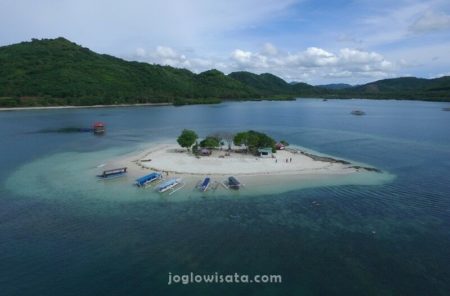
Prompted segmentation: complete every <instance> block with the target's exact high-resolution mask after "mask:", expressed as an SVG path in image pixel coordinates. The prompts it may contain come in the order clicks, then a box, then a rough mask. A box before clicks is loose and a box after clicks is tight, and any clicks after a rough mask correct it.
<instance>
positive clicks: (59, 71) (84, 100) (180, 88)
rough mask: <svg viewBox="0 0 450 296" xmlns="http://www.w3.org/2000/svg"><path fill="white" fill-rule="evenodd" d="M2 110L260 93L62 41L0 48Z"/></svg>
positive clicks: (214, 75) (212, 74)
mask: <svg viewBox="0 0 450 296" xmlns="http://www.w3.org/2000/svg"><path fill="white" fill-rule="evenodd" d="M0 65H1V67H0V97H10V98H13V99H7V100H5V99H3V100H1V101H0V103H1V102H3V104H2V105H7V104H8V103H9V104H10V105H33V104H36V105H41V104H50V105H65V104H69V105H93V104H117V103H147V102H171V101H173V100H174V99H175V98H207V97H214V98H249V97H252V96H259V93H258V92H257V91H256V90H254V89H251V88H250V87H247V86H246V85H243V84H242V83H240V82H239V81H236V80H234V79H232V78H230V77H228V76H226V75H224V74H223V73H221V72H219V71H215V70H211V71H206V72H204V73H201V74H198V75H196V74H194V73H192V72H190V71H189V70H186V69H176V68H173V67H169V66H160V65H150V64H147V63H139V62H128V61H125V60H122V59H119V58H115V57H112V56H109V55H102V54H97V53H95V52H93V51H91V50H89V49H87V48H83V47H81V46H79V45H77V44H75V43H72V42H70V41H68V40H66V39H64V38H58V39H46V40H33V41H32V42H22V43H20V44H15V45H10V46H5V47H1V48H0Z"/></svg>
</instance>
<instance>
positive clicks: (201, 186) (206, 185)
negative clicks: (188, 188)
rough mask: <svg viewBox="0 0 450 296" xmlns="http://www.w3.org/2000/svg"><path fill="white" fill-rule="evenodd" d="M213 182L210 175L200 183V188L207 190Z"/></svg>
mask: <svg viewBox="0 0 450 296" xmlns="http://www.w3.org/2000/svg"><path fill="white" fill-rule="evenodd" d="M210 183H211V178H210V177H206V178H205V179H204V180H203V182H202V183H201V184H200V185H198V189H199V190H200V191H203V192H205V191H206V190H208V187H209V184H210Z"/></svg>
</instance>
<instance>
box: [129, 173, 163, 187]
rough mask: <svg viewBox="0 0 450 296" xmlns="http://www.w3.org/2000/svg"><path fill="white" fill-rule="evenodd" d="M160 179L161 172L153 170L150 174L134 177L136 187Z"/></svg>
mask: <svg viewBox="0 0 450 296" xmlns="http://www.w3.org/2000/svg"><path fill="white" fill-rule="evenodd" d="M159 179H162V175H161V173H158V172H153V173H151V174H148V175H145V176H143V177H140V178H139V179H136V182H135V184H136V186H138V187H145V186H147V185H149V184H150V183H152V182H154V181H156V180H159Z"/></svg>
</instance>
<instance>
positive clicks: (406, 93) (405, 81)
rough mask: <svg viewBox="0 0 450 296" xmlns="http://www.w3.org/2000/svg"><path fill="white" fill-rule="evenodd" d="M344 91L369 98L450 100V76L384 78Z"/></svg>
mask: <svg viewBox="0 0 450 296" xmlns="http://www.w3.org/2000/svg"><path fill="white" fill-rule="evenodd" d="M344 92H345V93H346V94H357V95H360V96H363V97H367V98H394V99H425V100H427V99H432V100H442V101H450V76H443V77H440V78H434V79H425V78H416V77H400V78H392V79H383V80H378V81H374V82H370V83H367V84H363V85H359V86H355V87H352V88H350V89H345V90H344Z"/></svg>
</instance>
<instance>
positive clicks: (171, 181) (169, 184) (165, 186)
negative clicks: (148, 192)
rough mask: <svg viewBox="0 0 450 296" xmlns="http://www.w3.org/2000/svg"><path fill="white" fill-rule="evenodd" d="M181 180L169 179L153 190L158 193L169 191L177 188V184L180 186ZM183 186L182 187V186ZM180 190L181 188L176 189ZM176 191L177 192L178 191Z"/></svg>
mask: <svg viewBox="0 0 450 296" xmlns="http://www.w3.org/2000/svg"><path fill="white" fill-rule="evenodd" d="M181 181H182V179H181V178H173V179H169V180H167V181H165V182H163V183H161V184H159V185H158V186H156V187H155V189H156V190H157V191H158V192H161V193H162V192H166V191H167V190H169V189H172V190H173V188H174V187H176V186H178V185H179V184H181ZM183 186H184V185H183ZM178 189H181V188H178ZM178 189H177V190H178ZM175 191H176V190H173V191H172V192H171V193H170V194H172V193H173V192H175Z"/></svg>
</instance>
